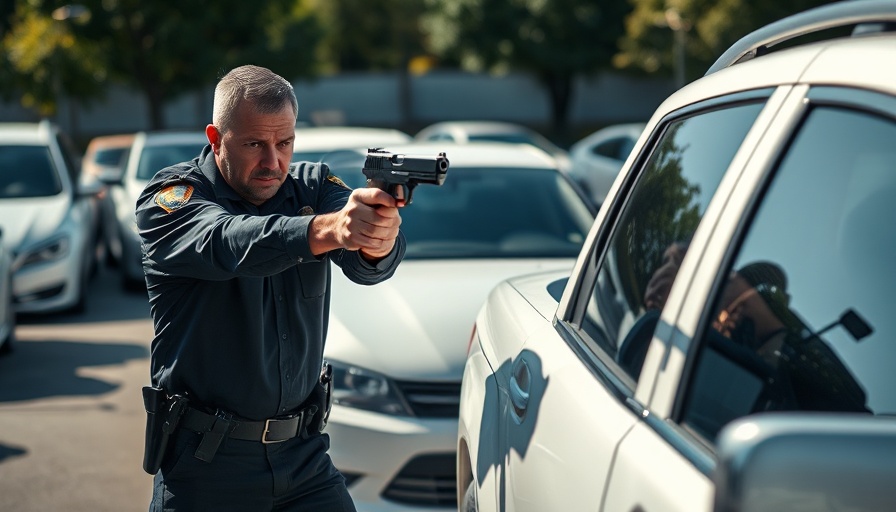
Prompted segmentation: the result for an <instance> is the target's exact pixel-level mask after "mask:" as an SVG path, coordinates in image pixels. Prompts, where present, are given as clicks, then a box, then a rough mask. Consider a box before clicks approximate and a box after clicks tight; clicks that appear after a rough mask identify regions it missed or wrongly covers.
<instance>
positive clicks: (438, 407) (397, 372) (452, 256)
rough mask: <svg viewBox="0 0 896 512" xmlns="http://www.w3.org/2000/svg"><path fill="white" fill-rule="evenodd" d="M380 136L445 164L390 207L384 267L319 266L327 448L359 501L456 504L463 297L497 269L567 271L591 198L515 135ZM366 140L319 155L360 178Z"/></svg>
mask: <svg viewBox="0 0 896 512" xmlns="http://www.w3.org/2000/svg"><path fill="white" fill-rule="evenodd" d="M384 149H385V150H386V151H390V152H392V153H396V154H403V155H406V156H429V157H436V156H437V155H438V154H439V153H441V152H445V153H446V156H447V158H448V160H449V163H450V167H449V169H448V173H447V177H446V179H445V181H444V183H443V184H442V185H441V186H438V187H437V186H434V185H420V186H418V187H417V188H416V189H415V190H414V192H413V195H412V203H411V204H410V205H408V206H407V207H406V208H404V209H403V211H402V225H401V229H402V232H403V233H404V234H405V236H406V238H407V253H406V256H405V259H404V261H403V262H402V264H401V265H400V266H399V268H398V270H397V271H396V273H395V275H394V276H393V277H392V278H391V279H389V280H388V281H386V282H383V283H380V284H378V285H376V286H373V287H364V286H359V285H357V284H354V283H352V282H350V281H349V280H348V279H346V278H344V277H343V276H342V274H341V273H339V272H335V273H334V275H333V287H332V290H333V291H332V297H333V298H332V305H331V313H330V323H329V333H328V336H327V345H326V347H325V350H324V356H325V358H326V359H327V360H328V361H329V362H330V363H332V364H333V366H334V396H335V402H334V405H333V410H332V413H331V415H330V421H329V424H328V426H327V432H329V434H330V436H331V438H332V445H331V448H330V452H329V453H330V456H331V457H332V459H333V462H334V464H335V465H336V467H338V468H339V469H340V470H341V472H342V473H343V474H344V475H345V477H346V479H347V480H348V484H349V491H350V492H351V494H352V497H353V498H354V500H355V504H356V506H357V508H358V510H359V511H380V510H390V511H396V512H409V511H433V510H446V511H447V510H455V511H456V510H457V501H456V497H457V493H456V490H455V488H454V485H455V453H454V448H455V438H456V434H457V411H458V400H459V398H460V379H461V372H462V370H463V363H464V357H465V355H466V349H467V343H468V341H469V338H470V325H472V322H473V320H474V318H475V315H476V311H477V309H478V307H479V305H480V304H481V303H482V302H483V301H484V300H485V297H486V295H487V293H488V290H489V289H491V288H492V287H493V286H494V285H495V284H496V283H497V282H498V281H500V280H501V279H504V278H506V277H509V276H512V275H516V274H524V273H530V272H533V271H536V270H547V269H556V270H560V271H565V272H569V270H570V269H571V268H572V264H573V262H574V259H575V255H576V254H578V251H579V248H580V247H581V244H582V242H583V241H584V237H585V233H586V231H587V229H588V227H589V226H590V225H591V221H592V220H593V215H594V211H593V210H591V209H590V208H591V207H590V203H589V202H588V201H587V199H586V198H585V197H584V196H583V195H581V193H580V190H581V189H579V188H578V187H575V186H574V185H573V183H572V182H571V180H569V178H568V177H566V176H565V175H564V174H563V173H561V172H560V171H559V170H558V169H557V168H556V163H555V162H554V160H553V159H552V158H551V157H550V156H549V155H548V154H546V153H544V152H542V151H541V150H539V149H537V148H534V147H531V146H528V145H523V144H519V145H518V144H500V143H482V144H481V145H470V144H456V143H450V142H440V143H414V144H408V145H394V146H390V147H387V148H384ZM366 154H367V151H366V150H363V151H343V152H340V153H339V154H338V155H334V158H333V159H331V160H330V161H329V165H330V169H331V171H332V172H333V173H334V174H336V175H337V176H339V177H340V178H341V179H342V180H343V181H345V182H346V183H347V184H348V185H349V186H352V187H353V188H357V187H363V186H364V185H365V176H364V174H363V173H362V172H361V168H362V166H363V164H364V161H365V156H366ZM334 268H335V267H334Z"/></svg>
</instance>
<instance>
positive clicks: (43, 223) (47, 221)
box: [0, 194, 70, 250]
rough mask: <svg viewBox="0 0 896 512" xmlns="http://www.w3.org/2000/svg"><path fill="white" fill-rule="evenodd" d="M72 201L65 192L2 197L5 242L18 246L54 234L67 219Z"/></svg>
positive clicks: (0, 214) (0, 207)
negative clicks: (53, 194)
mask: <svg viewBox="0 0 896 512" xmlns="http://www.w3.org/2000/svg"><path fill="white" fill-rule="evenodd" d="M69 205H70V202H69V200H68V197H67V196H66V195H65V194H59V195H55V196H51V197H29V198H27V199H3V200H0V228H2V229H3V238H2V239H3V245H5V246H6V247H11V248H12V249H13V250H17V249H18V248H20V247H22V246H24V245H27V244H29V243H31V242H33V241H36V240H42V239H44V238H46V237H48V236H50V235H52V234H53V232H54V231H56V230H57V229H58V228H59V224H60V223H62V221H63V219H65V215H66V213H67V212H68V209H69Z"/></svg>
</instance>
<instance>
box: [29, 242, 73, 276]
mask: <svg viewBox="0 0 896 512" xmlns="http://www.w3.org/2000/svg"><path fill="white" fill-rule="evenodd" d="M70 247H71V240H70V239H69V237H67V236H60V237H58V238H54V239H52V240H48V241H46V242H43V243H41V244H40V245H37V246H35V247H32V248H30V249H28V250H26V251H25V252H23V253H22V255H21V256H20V257H19V258H18V262H17V264H16V269H20V268H23V267H27V266H28V265H35V264H38V263H47V262H51V261H57V260H61V259H62V258H64V257H66V256H67V255H68V251H69V248H70Z"/></svg>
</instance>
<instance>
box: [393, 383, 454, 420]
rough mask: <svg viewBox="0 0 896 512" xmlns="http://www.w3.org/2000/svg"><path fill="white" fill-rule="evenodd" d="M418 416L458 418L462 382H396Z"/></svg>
mask: <svg viewBox="0 0 896 512" xmlns="http://www.w3.org/2000/svg"><path fill="white" fill-rule="evenodd" d="M395 384H396V385H397V386H398V389H399V390H401V393H402V394H403V395H404V397H405V399H406V400H407V402H408V405H409V406H410V408H411V411H413V413H414V416H416V417H418V418H457V417H458V414H459V411H460V382H447V383H444V382H411V381H397V382H396V383H395Z"/></svg>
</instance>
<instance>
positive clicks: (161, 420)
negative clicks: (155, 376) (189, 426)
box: [143, 386, 187, 475]
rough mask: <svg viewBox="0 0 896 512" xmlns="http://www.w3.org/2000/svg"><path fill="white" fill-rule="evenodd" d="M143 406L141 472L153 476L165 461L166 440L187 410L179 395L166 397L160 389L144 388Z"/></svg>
mask: <svg viewBox="0 0 896 512" xmlns="http://www.w3.org/2000/svg"><path fill="white" fill-rule="evenodd" d="M143 406H144V408H145V409H146V434H145V442H144V445H143V470H144V471H146V472H147V473H149V474H150V475H154V474H156V473H158V471H159V468H160V467H161V466H162V461H163V460H165V454H166V453H167V451H168V440H169V439H170V438H171V434H173V433H174V431H175V429H177V423H178V422H179V421H180V417H181V416H182V415H183V413H184V411H185V410H186V408H187V399H186V397H183V396H180V395H174V396H168V394H167V393H165V390H163V389H160V388H155V387H151V386H144V387H143Z"/></svg>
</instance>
